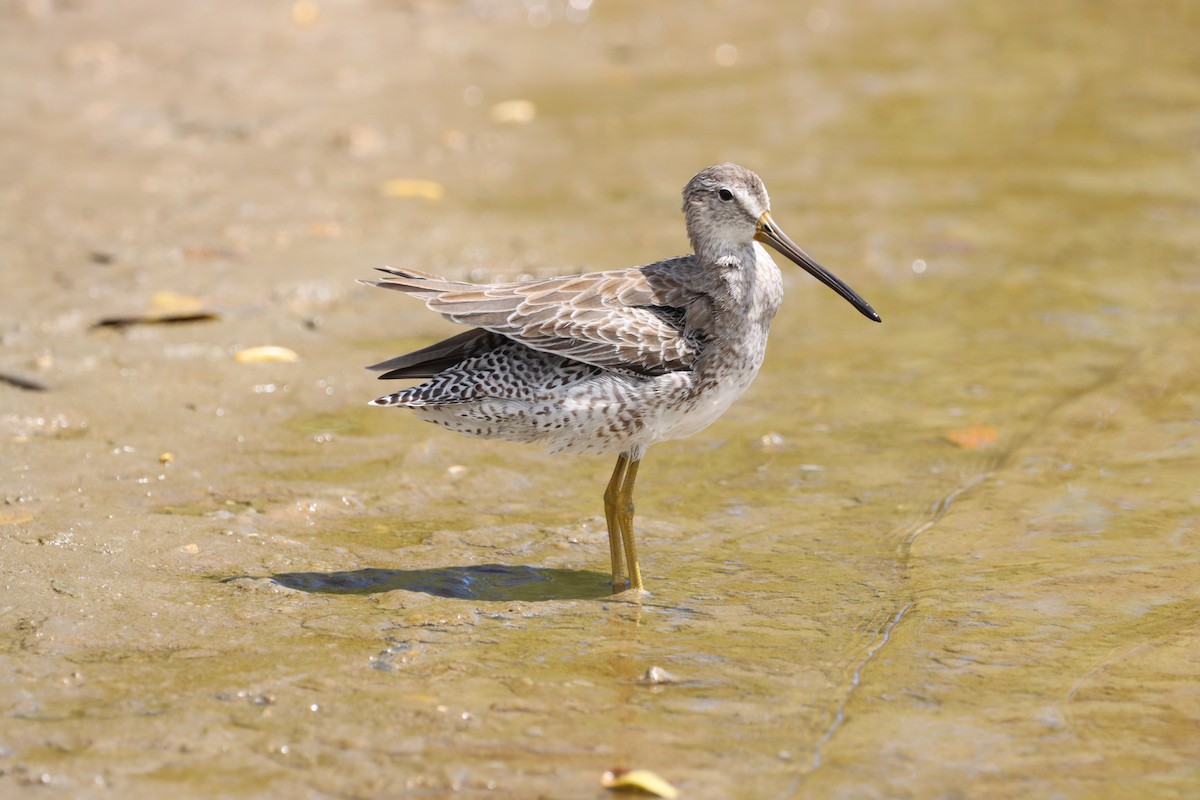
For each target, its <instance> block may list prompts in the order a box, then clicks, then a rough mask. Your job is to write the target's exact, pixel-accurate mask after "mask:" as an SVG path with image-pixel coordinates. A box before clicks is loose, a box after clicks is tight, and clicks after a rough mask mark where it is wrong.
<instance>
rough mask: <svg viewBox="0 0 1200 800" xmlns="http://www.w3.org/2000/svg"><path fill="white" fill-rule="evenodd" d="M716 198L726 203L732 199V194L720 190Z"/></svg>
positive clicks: (726, 190) (725, 190)
mask: <svg viewBox="0 0 1200 800" xmlns="http://www.w3.org/2000/svg"><path fill="white" fill-rule="evenodd" d="M717 197H719V198H721V199H722V200H724V201H725V202H726V203H728V202H729V201H730V200H732V199H733V192H731V191H729V190H728V189H721V190H719V191H718V192H717Z"/></svg>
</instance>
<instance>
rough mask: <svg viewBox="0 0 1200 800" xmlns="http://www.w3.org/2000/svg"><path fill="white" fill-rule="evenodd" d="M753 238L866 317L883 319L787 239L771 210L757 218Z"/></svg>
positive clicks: (869, 305) (853, 292)
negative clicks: (776, 251)
mask: <svg viewBox="0 0 1200 800" xmlns="http://www.w3.org/2000/svg"><path fill="white" fill-rule="evenodd" d="M754 238H755V239H757V240H758V241H760V242H762V243H763V244H769V245H771V247H773V248H775V249H776V250H778V251H779V252H780V253H783V254H784V255H785V256H787V257H788V258H789V259H791V260H792V261H795V262H796V263H797V264H798V265H799V266H801V267H803V268H804V269H805V271H807V272H808V273H809V274H810V275H812V276H813V277H814V278H816V279H817V280H819V281H820V282H821V283H823V284H825V285H826V286H828V287H829V288H830V289H833V290H834V291H835V292H837V293H838V294H840V295H841V296H842V297H844V298H846V299H847V300H848V301H850V305H852V306H854V307H855V308H857V309H858V310H859V312H860V313H861V314H862V315H863V316H864V317H866V318H867V319H873V320H875V321H876V322H882V321H883V320H881V319H880V318H879V314H877V313H876V312H875V309H873V308H871V304H870V303H868V302H867V301H866V300H863V299H862V298H861V297H860V296H859V294H858V292H856V291H854V290H853V289H851V288H850V287H849V286H847V285H846V284H844V283H842V281H841V279H839V278H838V277H837V276H836V275H834V274H833V273H832V272H830V271H829V270H827V269H825V268H824V267H822V266H821V265H820V264H818V263H817V262H816V261H814V260H813V258H812V256H810V255H809V254H808V253H806V252H804V251H803V250H801V249H800V245H798V244H796V243H795V242H793V241H792V240H791V239H789V238H788V236H787V234H786V233H784V232H783V231H782V230H780V229H779V226H778V225H776V224H775V220H773V219H771V212H769V211H764V212H763V215H762V216H761V217H759V218H758V231H757V233H755V234H754Z"/></svg>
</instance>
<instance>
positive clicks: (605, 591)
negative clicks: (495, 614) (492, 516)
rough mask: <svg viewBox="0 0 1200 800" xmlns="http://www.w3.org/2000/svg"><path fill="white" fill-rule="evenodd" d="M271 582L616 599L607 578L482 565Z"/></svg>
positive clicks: (296, 575)
mask: <svg viewBox="0 0 1200 800" xmlns="http://www.w3.org/2000/svg"><path fill="white" fill-rule="evenodd" d="M270 578H271V580H273V581H275V582H276V583H278V584H279V585H281V586H286V587H287V588H289V589H295V590H297V591H301V592H310V593H314V594H378V593H380V592H394V591H405V592H423V593H425V594H429V595H434V596H435V597H448V598H456V599H459V600H482V601H492V602H496V601H509V600H526V601H542V600H590V599H594V598H598V597H609V596H611V595H612V594H613V589H612V583H611V577H610V576H609V575H608V574H607V573H600V572H585V571H583V570H570V569H537V568H534V567H510V566H508V565H505V564H480V565H478V566H468V567H439V568H436V569H381V568H376V567H367V568H365V569H355V570H348V571H345V572H280V573H276V574H274V575H271V576H270Z"/></svg>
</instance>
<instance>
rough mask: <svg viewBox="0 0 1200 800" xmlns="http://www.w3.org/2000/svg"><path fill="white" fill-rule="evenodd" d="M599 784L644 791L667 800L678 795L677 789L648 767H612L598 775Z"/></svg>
mask: <svg viewBox="0 0 1200 800" xmlns="http://www.w3.org/2000/svg"><path fill="white" fill-rule="evenodd" d="M600 785H601V786H603V787H604V788H605V789H612V790H614V791H618V792H627V791H632V792H645V793H646V794H653V795H657V796H659V797H665V798H667V800H674V798H676V797H678V796H679V790H678V789H676V788H675V787H674V786H672V785H671V784H669V783H667V782H666V781H665V780H663V779H662V778H660V777H659V776H658V775H656V774H655V773H653V772H651V771H650V770H648V769H630V770H624V769H613V770H609V771H608V772H606V773H604V775H602V776H601V777H600Z"/></svg>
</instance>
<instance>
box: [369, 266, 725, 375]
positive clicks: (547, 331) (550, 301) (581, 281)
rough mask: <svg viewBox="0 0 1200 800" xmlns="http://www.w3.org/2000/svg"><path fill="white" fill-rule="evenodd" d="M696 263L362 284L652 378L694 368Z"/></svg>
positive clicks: (399, 277) (410, 273)
mask: <svg viewBox="0 0 1200 800" xmlns="http://www.w3.org/2000/svg"><path fill="white" fill-rule="evenodd" d="M694 264H695V261H694V258H693V257H691V256H682V257H680V258H676V259H671V260H669V261H663V262H659V263H657V264H651V265H649V266H646V267H635V268H632V269H624V270H614V271H611V272H595V273H589V274H585V275H573V276H570V277H565V278H550V279H547V280H534V281H522V282H519V283H499V284H481V285H476V284H471V283H466V282H463V281H452V280H447V279H445V278H441V277H438V276H436V275H431V274H429V273H427V272H421V271H419V270H408V269H404V270H401V269H395V268H392V267H387V268H383V269H382V270H381V271H382V272H385V273H387V274H388V275H389V276H391V277H388V278H385V279H383V280H378V281H362V283H366V284H369V285H372V286H378V287H381V288H384V289H394V290H397V291H402V292H405V293H407V294H411V295H413V296H415V297H418V298H420V299H421V300H423V301H424V302H425V304H426V306H428V307H429V308H430V309H431V310H433V311H436V312H438V313H439V314H441V315H442V316H443V317H445V318H446V319H449V320H451V321H453V322H457V323H460V324H462V325H469V326H471V327H472V328H476V329H482V330H485V331H490V332H492V333H496V334H500V335H502V336H505V337H507V338H509V339H513V340H515V341H518V342H521V343H522V344H524V345H526V346H527V347H531V348H533V349H534V350H540V351H542V352H546V353H554V354H556V355H560V356H563V357H564V358H570V359H573V360H575V361H581V362H584V363H587V364H592V365H595V366H598V367H603V368H605V369H618V370H628V371H631V372H638V373H643V374H649V375H656V374H662V373H665V372H671V371H676V370H688V369H691V367H692V364H693V363H694V362H695V359H696V356H697V354H698V352H699V348H700V344H701V343H700V341H699V339H698V338H697V337H695V336H691V335H689V334H688V333H687V332H686V330H685V327H684V324H683V320H684V318H685V311H686V309H687V308H688V306H689V305H691V304H692V303H693V302H695V301H696V300H698V299H700V298H701V297H702V295H701V294H700V293H698V292H695V291H692V290H689V289H688V288H687V287H688V281H687V280H686V275H685V274H684V273H686V272H687V271H688V270H689V269H690V268H692V267H693V266H694ZM461 336H463V337H466V336H467V334H462V335H461ZM431 355H433V354H431ZM436 355H439V356H440V355H442V354H440V353H439V354H436ZM385 363H388V362H385ZM380 366H381V368H384V367H383V365H380ZM407 366H408V365H407V364H397V365H396V367H399V368H406V367H407ZM388 368H392V365H391V364H388Z"/></svg>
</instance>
